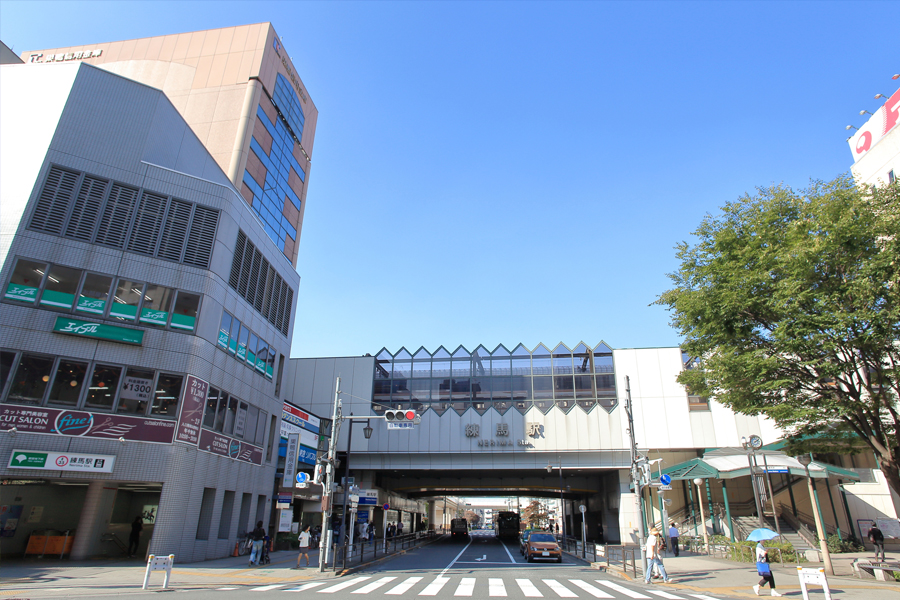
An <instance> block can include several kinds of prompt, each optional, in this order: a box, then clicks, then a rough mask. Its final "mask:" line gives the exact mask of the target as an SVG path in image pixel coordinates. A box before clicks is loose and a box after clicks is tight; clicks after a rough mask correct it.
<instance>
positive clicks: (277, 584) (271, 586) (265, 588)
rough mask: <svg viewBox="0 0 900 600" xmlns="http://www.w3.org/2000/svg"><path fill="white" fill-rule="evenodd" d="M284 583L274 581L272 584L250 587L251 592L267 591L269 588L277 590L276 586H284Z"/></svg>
mask: <svg viewBox="0 0 900 600" xmlns="http://www.w3.org/2000/svg"><path fill="white" fill-rule="evenodd" d="M285 585H287V584H285V583H276V584H274V585H264V586H261V587H255V588H251V589H250V591H251V592H268V591H269V590H277V589H278V588H281V587H284V586H285Z"/></svg>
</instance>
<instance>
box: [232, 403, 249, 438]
mask: <svg viewBox="0 0 900 600" xmlns="http://www.w3.org/2000/svg"><path fill="white" fill-rule="evenodd" d="M248 407H249V405H248V404H247V403H246V402H241V403H240V404H239V405H238V409H237V416H235V418H234V437H238V438H242V437H244V431H246V428H247V408H248Z"/></svg>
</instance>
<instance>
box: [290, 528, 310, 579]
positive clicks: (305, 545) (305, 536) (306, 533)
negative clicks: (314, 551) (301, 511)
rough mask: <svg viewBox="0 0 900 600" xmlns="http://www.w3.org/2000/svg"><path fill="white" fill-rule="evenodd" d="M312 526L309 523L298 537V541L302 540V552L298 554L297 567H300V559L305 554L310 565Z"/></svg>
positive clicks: (307, 563) (307, 564)
mask: <svg viewBox="0 0 900 600" xmlns="http://www.w3.org/2000/svg"><path fill="white" fill-rule="evenodd" d="M309 529H310V527H309V525H307V526H306V527H305V528H304V529H303V531H301V532H300V536H299V537H297V541H298V542H300V553H299V554H297V566H296V567H294V568H295V569H299V568H300V559H301V558H303V557H304V556H305V557H306V566H307V567H308V566H309V546H310V543H311V541H312V533H311V532H310V530H309Z"/></svg>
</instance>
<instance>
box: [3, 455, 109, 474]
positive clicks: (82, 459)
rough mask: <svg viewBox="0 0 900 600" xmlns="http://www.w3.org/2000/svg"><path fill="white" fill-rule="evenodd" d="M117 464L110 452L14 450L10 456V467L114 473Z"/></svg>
mask: <svg viewBox="0 0 900 600" xmlns="http://www.w3.org/2000/svg"><path fill="white" fill-rule="evenodd" d="M115 464H116V457H115V456H113V455H108V454H74V453H72V452H44V451H39V450H13V451H12V454H11V455H10V457H9V465H8V468H10V469H42V470H47V471H83V472H87V473H112V471H113V465H115Z"/></svg>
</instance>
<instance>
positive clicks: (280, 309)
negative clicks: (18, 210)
mask: <svg viewBox="0 0 900 600" xmlns="http://www.w3.org/2000/svg"><path fill="white" fill-rule="evenodd" d="M278 279H279V283H280V285H279V286H278V295H277V296H276V302H277V304H278V306H277V307H276V309H275V322H274V323H273V325H275V327H277V328H278V330H279V331H281V330H282V329H284V297H285V295H286V292H287V284H285V283H284V280H283V279H281V277H279V278H278Z"/></svg>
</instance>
